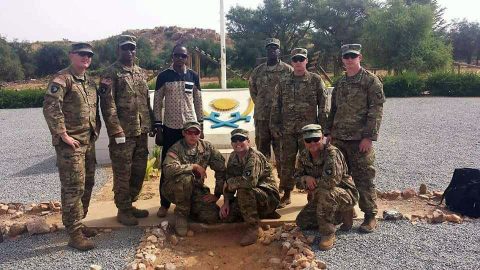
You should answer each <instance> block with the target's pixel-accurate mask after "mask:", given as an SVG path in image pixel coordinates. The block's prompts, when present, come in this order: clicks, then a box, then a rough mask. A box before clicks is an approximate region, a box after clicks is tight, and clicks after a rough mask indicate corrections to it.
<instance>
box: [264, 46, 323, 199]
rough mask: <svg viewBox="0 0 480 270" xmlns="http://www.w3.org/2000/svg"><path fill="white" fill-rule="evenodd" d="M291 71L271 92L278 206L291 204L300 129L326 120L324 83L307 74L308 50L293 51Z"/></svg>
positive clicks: (271, 123)
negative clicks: (277, 155) (280, 194)
mask: <svg viewBox="0 0 480 270" xmlns="http://www.w3.org/2000/svg"><path fill="white" fill-rule="evenodd" d="M291 55H292V66H293V69H294V70H293V72H291V73H290V74H288V75H286V76H284V77H282V78H281V79H280V82H279V84H278V86H277V88H276V90H275V92H274V96H273V103H272V110H271V115H270V128H271V131H272V134H273V136H274V137H275V138H276V139H278V140H280V149H281V151H280V152H281V153H280V159H281V162H280V163H281V172H280V189H283V190H284V191H285V193H284V195H283V197H282V199H281V202H280V207H285V205H287V204H290V192H291V191H292V190H293V188H294V186H295V181H294V179H293V173H294V169H295V159H296V156H297V152H298V151H299V150H301V149H303V141H302V136H301V133H300V129H301V128H302V127H303V126H305V125H306V124H309V123H320V124H324V123H325V122H326V119H327V113H328V111H327V102H326V92H325V84H324V83H323V81H322V79H321V78H320V76H319V75H317V74H314V73H310V72H308V71H307V62H308V59H307V50H306V49H303V48H296V49H293V50H292V53H291Z"/></svg>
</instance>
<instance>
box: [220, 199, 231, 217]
mask: <svg viewBox="0 0 480 270" xmlns="http://www.w3.org/2000/svg"><path fill="white" fill-rule="evenodd" d="M228 214H230V203H229V202H228V200H225V201H224V203H223V205H222V207H220V218H221V219H224V218H226V217H228Z"/></svg>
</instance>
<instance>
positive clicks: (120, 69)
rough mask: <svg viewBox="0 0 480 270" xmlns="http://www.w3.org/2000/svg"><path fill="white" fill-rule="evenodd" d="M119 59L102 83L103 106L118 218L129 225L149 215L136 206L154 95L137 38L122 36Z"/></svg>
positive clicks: (145, 159) (119, 40)
mask: <svg viewBox="0 0 480 270" xmlns="http://www.w3.org/2000/svg"><path fill="white" fill-rule="evenodd" d="M117 54H118V60H117V61H116V62H115V63H113V65H111V66H110V67H108V68H107V70H106V71H105V73H104V74H103V75H102V78H101V83H100V89H99V93H100V106H101V108H102V114H103V119H104V121H105V125H106V126H107V131H108V136H109V138H110V143H109V150H110V159H111V160H112V170H113V192H114V194H115V196H114V200H115V205H116V206H117V208H118V214H117V220H118V221H119V222H120V223H122V224H124V225H127V226H134V225H137V224H138V220H137V218H145V217H147V216H148V211H147V210H142V209H137V208H136V207H134V206H132V203H133V202H135V201H136V200H137V198H138V195H139V194H140V190H141V189H142V185H143V179H144V178H145V170H146V167H147V158H148V148H147V142H148V135H147V134H148V132H149V131H150V129H151V126H152V123H151V120H150V117H151V114H152V109H151V108H150V95H149V93H148V85H147V76H146V74H145V72H144V70H142V69H141V68H140V67H139V66H137V65H136V64H135V62H134V60H135V54H136V38H135V37H134V36H129V35H122V36H120V37H119V38H118V47H117Z"/></svg>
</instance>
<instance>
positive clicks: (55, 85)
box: [49, 83, 60, 94]
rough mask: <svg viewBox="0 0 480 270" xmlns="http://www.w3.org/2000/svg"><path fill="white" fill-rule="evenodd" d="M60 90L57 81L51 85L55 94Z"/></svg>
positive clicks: (51, 90) (51, 89)
mask: <svg viewBox="0 0 480 270" xmlns="http://www.w3.org/2000/svg"><path fill="white" fill-rule="evenodd" d="M58 90H60V85H58V84H56V83H52V84H51V85H50V88H49V91H50V93H52V94H55V93H57V92H58Z"/></svg>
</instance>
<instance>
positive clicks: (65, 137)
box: [59, 132, 80, 150]
mask: <svg viewBox="0 0 480 270" xmlns="http://www.w3.org/2000/svg"><path fill="white" fill-rule="evenodd" d="M59 135H60V138H62V141H63V142H64V143H66V144H68V145H70V146H71V147H72V148H73V150H75V149H76V148H79V147H80V142H79V141H77V140H76V139H74V138H72V137H70V136H69V135H68V134H67V133H66V132H64V133H62V134H59Z"/></svg>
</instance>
